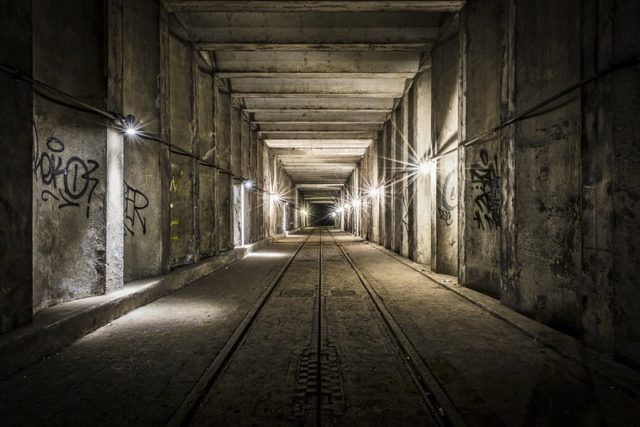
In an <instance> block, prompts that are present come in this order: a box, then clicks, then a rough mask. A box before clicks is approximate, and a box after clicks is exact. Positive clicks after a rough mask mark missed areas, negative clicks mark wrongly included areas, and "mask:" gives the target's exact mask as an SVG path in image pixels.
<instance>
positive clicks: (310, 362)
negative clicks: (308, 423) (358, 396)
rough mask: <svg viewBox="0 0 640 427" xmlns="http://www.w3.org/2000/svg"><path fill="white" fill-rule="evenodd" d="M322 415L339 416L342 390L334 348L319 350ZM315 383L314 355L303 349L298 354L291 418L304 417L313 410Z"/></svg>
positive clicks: (315, 359) (316, 369) (316, 371)
mask: <svg viewBox="0 0 640 427" xmlns="http://www.w3.org/2000/svg"><path fill="white" fill-rule="evenodd" d="M320 355H321V363H322V413H323V414H327V413H331V414H332V415H334V416H340V415H342V403H343V391H342V379H341V375H340V360H339V359H338V353H337V351H336V349H335V348H334V347H326V348H323V349H322V352H321V353H320ZM317 381H318V365H317V353H316V352H315V351H312V350H309V349H305V350H304V351H303V352H302V354H301V355H300V361H299V364H298V378H297V382H296V391H295V395H294V397H293V416H294V417H296V418H306V417H308V416H309V413H310V412H315V411H316V405H317V398H316V396H317V390H316V385H317Z"/></svg>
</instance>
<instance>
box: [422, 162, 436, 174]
mask: <svg viewBox="0 0 640 427" xmlns="http://www.w3.org/2000/svg"><path fill="white" fill-rule="evenodd" d="M432 169H433V161H431V160H422V161H421V162H420V163H419V164H418V172H419V173H420V174H421V175H430V174H431V170H432Z"/></svg>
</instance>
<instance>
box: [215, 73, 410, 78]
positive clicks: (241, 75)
mask: <svg viewBox="0 0 640 427" xmlns="http://www.w3.org/2000/svg"><path fill="white" fill-rule="evenodd" d="M414 76H415V73H411V72H404V73H398V72H388V73H385V72H375V73H358V72H353V73H349V72H320V73H312V72H295V73H292V72H273V71H272V72H263V71H222V72H219V73H216V77H218V78H221V79H381V78H382V79H411V78H413V77H414Z"/></svg>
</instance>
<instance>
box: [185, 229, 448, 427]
mask: <svg viewBox="0 0 640 427" xmlns="http://www.w3.org/2000/svg"><path fill="white" fill-rule="evenodd" d="M320 245H322V260H323V265H322V270H321V271H322V273H320V267H319V263H318V259H319V257H320V256H321V255H320V248H319V246H320ZM319 274H322V287H321V295H322V305H321V306H322V324H323V325H322V328H321V330H322V331H323V332H322V349H323V354H326V357H327V360H330V361H331V362H333V363H329V362H328V363H326V364H325V362H323V363H322V372H323V373H324V374H323V375H322V384H323V385H322V389H323V406H322V408H323V409H322V413H323V420H322V425H335V424H337V425H369V426H374V425H375V426H387V425H437V424H436V423H435V421H433V419H432V418H431V417H430V415H429V412H428V409H427V407H426V404H425V402H424V401H423V400H422V396H421V395H420V393H419V390H418V389H417V388H416V386H415V385H414V384H413V382H412V379H411V377H410V375H409V372H408V371H407V370H406V368H405V366H404V364H403V360H402V356H401V354H400V353H399V352H398V350H397V348H396V346H395V345H394V343H393V341H392V339H391V337H390V336H389V335H388V333H387V332H386V330H385V328H384V326H383V324H382V321H381V319H380V318H379V316H378V315H377V313H376V311H375V308H374V307H373V305H372V303H371V300H370V298H369V296H368V295H367V294H366V291H365V289H364V288H363V286H362V285H361V284H360V282H359V281H358V278H357V276H356V274H355V272H354V271H353V269H352V268H351V266H350V265H349V264H348V263H347V260H346V259H345V257H344V256H343V255H342V253H341V252H340V251H339V249H338V247H337V246H336V244H335V243H334V242H333V240H332V238H331V237H330V235H329V233H328V232H327V231H326V230H321V229H319V230H317V231H316V232H314V234H313V235H312V236H311V237H310V239H309V241H308V242H307V243H306V244H305V246H304V248H303V249H302V250H301V252H300V253H299V254H298V256H297V257H296V259H295V260H294V261H293V263H292V265H291V268H290V269H289V270H288V271H287V272H286V274H285V276H284V277H283V279H282V281H281V282H280V284H279V285H278V287H277V288H276V290H275V291H274V296H273V297H272V298H270V300H269V302H268V303H267V305H266V306H265V308H264V309H263V311H262V312H261V313H260V315H259V318H258V320H257V322H256V323H255V325H254V326H253V327H252V329H251V330H250V332H249V334H248V336H247V338H246V339H245V340H244V341H243V343H242V346H241V347H240V348H239V350H238V353H237V354H236V356H234V358H233V361H232V362H231V363H230V365H229V366H228V368H227V369H226V370H225V371H224V373H223V374H222V377H221V378H220V379H219V380H218V381H217V382H216V383H215V386H214V388H213V389H212V391H211V393H210V394H209V395H208V396H207V398H206V400H205V402H204V403H203V405H202V407H201V408H200V409H199V411H198V414H197V416H196V417H195V420H194V425H199V426H206V425H317V424H315V423H316V418H315V416H316V415H315V408H317V406H316V403H315V399H316V396H317V394H316V393H315V388H314V387H315V380H314V377H313V375H311V374H309V372H308V371H307V370H306V369H304V368H302V367H300V365H304V362H303V361H302V359H303V358H304V355H305V354H306V353H307V352H308V351H311V356H312V357H311V359H312V360H311V364H313V355H314V354H315V352H316V351H317V347H316V343H315V340H316V337H317V335H316V334H317V328H316V326H315V322H316V321H317V318H316V317H314V313H315V312H316V310H317V305H316V304H317V301H316V300H317V295H318V288H317V284H318V278H319Z"/></svg>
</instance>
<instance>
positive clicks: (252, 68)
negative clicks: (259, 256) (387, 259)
mask: <svg viewBox="0 0 640 427" xmlns="http://www.w3.org/2000/svg"><path fill="white" fill-rule="evenodd" d="M463 4H464V1H460V0H450V1H445V0H423V1H400V0H398V1H364V0H359V1H266V0H262V1H212V0H191V1H188V0H168V1H165V5H166V6H167V9H168V10H169V11H170V12H172V13H173V14H174V15H175V16H176V17H177V18H178V19H179V20H180V21H181V22H183V23H185V25H186V26H188V27H189V30H190V32H191V37H192V38H193V39H194V41H195V43H196V46H198V47H199V48H200V49H201V50H202V51H204V52H208V54H209V55H210V57H211V59H212V62H213V63H214V64H215V69H216V76H217V78H219V79H222V83H223V85H224V86H226V87H227V88H228V89H229V91H230V92H231V94H232V96H233V98H234V101H235V103H236V105H239V106H240V107H241V108H242V109H243V110H244V111H245V113H246V114H247V115H248V116H249V117H250V118H251V121H252V122H253V124H254V128H256V129H258V130H259V136H260V138H261V139H262V141H264V143H265V144H266V145H267V146H269V147H271V148H272V149H273V150H274V151H275V153H276V155H277V156H278V159H279V160H281V162H282V165H283V167H284V169H285V171H286V172H287V173H288V174H289V176H290V177H291V178H292V179H293V181H294V182H295V183H296V184H297V185H298V186H299V188H300V190H301V191H302V192H303V194H304V197H305V199H306V200H307V201H308V202H311V203H324V202H327V201H331V200H333V198H334V197H336V195H337V194H338V192H339V191H340V189H341V187H342V185H343V184H344V183H345V181H346V180H347V179H348V177H349V176H350V175H351V173H352V172H353V170H354V168H355V167H356V165H357V163H358V161H359V160H360V159H361V157H362V155H363V154H364V152H365V150H366V148H367V147H368V146H369V144H371V142H372V140H373V139H374V138H375V137H376V135H377V133H378V132H379V130H380V129H381V127H382V125H383V124H384V122H385V121H386V120H387V119H388V118H389V115H390V112H391V111H392V109H393V107H394V105H395V103H396V102H397V100H398V99H399V98H401V97H402V95H403V94H404V92H405V90H406V89H407V88H408V87H409V85H410V82H411V80H412V79H413V77H414V76H415V74H416V73H417V72H418V71H419V69H420V67H421V66H422V65H423V64H424V63H425V62H426V60H428V57H429V51H430V49H431V47H432V46H433V43H434V42H435V40H436V38H437V36H438V27H439V23H440V22H441V20H442V13H446V12H455V11H457V10H459V9H460V8H461V7H462V5H463Z"/></svg>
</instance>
